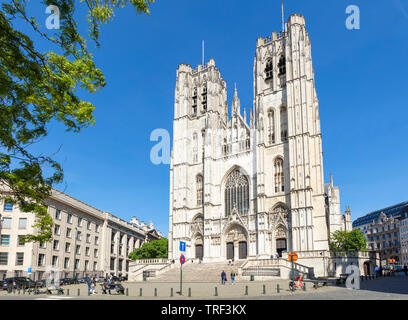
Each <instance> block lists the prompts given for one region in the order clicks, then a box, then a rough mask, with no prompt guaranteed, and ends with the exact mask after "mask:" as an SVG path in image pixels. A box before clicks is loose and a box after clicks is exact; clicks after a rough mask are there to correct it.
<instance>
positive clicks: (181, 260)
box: [180, 254, 186, 264]
mask: <svg viewBox="0 0 408 320" xmlns="http://www.w3.org/2000/svg"><path fill="white" fill-rule="evenodd" d="M185 262H186V257H185V256H184V255H183V254H182V255H181V256H180V263H181V264H184V263H185Z"/></svg>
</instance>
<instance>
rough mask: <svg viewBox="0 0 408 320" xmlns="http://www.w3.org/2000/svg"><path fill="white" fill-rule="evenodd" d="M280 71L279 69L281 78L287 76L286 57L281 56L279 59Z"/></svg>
mask: <svg viewBox="0 0 408 320" xmlns="http://www.w3.org/2000/svg"><path fill="white" fill-rule="evenodd" d="M278 69H279V73H278V75H279V76H283V75H285V74H286V59H285V57H284V56H281V57H280V59H279V63H278Z"/></svg>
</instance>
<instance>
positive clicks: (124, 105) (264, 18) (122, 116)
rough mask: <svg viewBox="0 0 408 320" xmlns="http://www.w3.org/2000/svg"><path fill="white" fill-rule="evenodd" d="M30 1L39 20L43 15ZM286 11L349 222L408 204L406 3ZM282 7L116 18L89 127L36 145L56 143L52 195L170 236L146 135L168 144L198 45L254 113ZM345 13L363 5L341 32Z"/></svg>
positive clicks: (202, 1) (164, 6) (164, 188)
mask: <svg viewBox="0 0 408 320" xmlns="http://www.w3.org/2000/svg"><path fill="white" fill-rule="evenodd" d="M34 2H35V4H33V1H31V6H34V11H36V16H37V18H38V19H39V20H40V21H41V17H43V20H44V21H45V18H46V17H47V15H46V14H45V13H44V11H45V7H43V6H42V5H39V4H38V2H37V1H34ZM78 2H79V1H78ZM285 2H286V4H285V20H286V19H287V18H288V16H289V14H292V13H295V12H297V13H301V14H304V15H305V17H306V24H307V28H308V30H309V33H310V37H311V41H312V54H313V64H314V69H315V77H316V86H317V95H318V98H319V101H320V116H321V125H322V133H323V153H324V171H325V178H326V182H327V181H329V175H330V173H333V175H334V182H335V184H337V185H340V188H341V189H340V197H341V203H342V211H344V207H345V206H346V205H349V206H350V207H351V210H352V218H353V220H354V219H356V218H357V217H359V216H361V215H363V214H366V213H368V212H370V211H372V210H377V209H380V208H383V207H386V206H389V205H393V204H396V203H398V202H402V201H406V200H408V193H407V181H408V170H407V169H408V165H407V164H408V161H407V159H408V148H407V138H408V124H407V118H408V86H407V74H408V63H407V58H408V1H407V0H383V1H367V0H361V1H356V0H353V1H352V2H350V1H349V0H348V1H343V0H328V1H321V0H319V1H317V0H308V1H300V0H299V1H295V0H291V1H285ZM280 4H281V2H280V1H279V0H268V1H261V0H257V1H238V0H223V1H220V0H181V1H166V0H157V2H156V3H155V4H154V5H152V7H151V16H150V17H144V16H137V15H136V14H135V11H134V10H133V9H132V8H130V7H128V8H126V9H121V10H118V11H117V12H116V17H115V20H114V21H113V22H112V23H111V24H109V25H107V26H103V28H102V38H101V44H102V46H101V48H100V49H95V50H94V54H95V59H96V62H97V64H98V66H99V67H100V68H101V69H102V70H103V72H104V74H105V76H106V80H107V86H106V87H105V88H104V89H103V90H102V91H101V92H100V93H98V94H96V95H94V96H92V97H91V98H90V99H91V101H92V102H93V103H94V104H95V106H96V110H95V116H96V124H95V125H94V126H93V127H90V128H88V129H85V130H84V131H83V132H81V133H80V134H71V133H68V134H67V133H64V132H63V130H61V128H60V126H58V125H56V124H54V125H52V126H51V133H50V135H49V137H48V138H47V139H45V140H44V141H43V142H42V143H41V144H40V145H39V146H38V148H39V149H41V150H42V151H44V152H53V151H56V150H57V149H58V147H59V146H60V145H62V149H61V150H60V151H59V153H58V154H57V156H56V158H57V160H59V161H60V162H61V163H62V165H63V167H64V170H65V182H64V184H62V185H60V186H58V188H59V189H62V190H64V191H65V192H67V193H68V194H70V195H72V196H73V197H76V198H78V199H80V200H82V201H84V202H86V203H89V204H91V205H93V206H95V207H97V208H99V209H101V210H106V211H110V212H112V213H114V214H115V215H118V216H120V217H121V218H123V219H126V220H128V219H130V218H131V217H132V216H137V217H138V218H139V219H141V220H144V221H146V222H147V223H148V222H149V220H152V221H153V222H154V224H155V225H156V227H157V228H158V229H160V230H161V231H162V232H163V233H164V234H166V235H167V232H168V212H169V166H168V165H160V166H156V165H153V164H152V163H151V162H150V149H151V148H152V147H153V145H154V142H150V139H149V137H150V133H151V132H152V131H153V130H154V129H156V128H164V129H167V130H169V132H170V133H171V134H172V119H173V104H174V87H175V81H176V69H177V66H178V64H179V63H188V64H191V65H192V66H196V65H197V64H199V63H201V41H202V40H203V39H204V40H205V43H206V48H205V49H206V50H205V51H206V60H208V59H209V58H210V57H212V58H214V59H215V62H216V65H217V67H218V68H219V69H220V70H221V73H222V76H223V78H224V79H225V80H226V82H227V87H228V101H229V103H231V100H232V96H233V87H234V82H237V86H238V93H239V96H240V99H241V104H242V105H243V106H245V107H247V108H249V107H251V104H252V98H253V86H252V81H253V76H252V67H253V57H254V53H255V45H256V39H257V38H258V37H259V36H262V37H265V36H268V35H271V33H272V31H273V30H277V31H280V29H281V11H280V10H281V7H280ZM350 4H356V5H358V6H359V7H360V10H361V29H360V30H354V31H350V30H347V29H346V27H345V20H346V13H345V10H346V7H347V6H348V5H350ZM81 6H84V4H81ZM80 17H81V19H84V18H85V17H84V16H83V15H80ZM81 25H85V24H84V23H81ZM42 27H43V28H42V29H43V31H47V29H45V23H43V26H42Z"/></svg>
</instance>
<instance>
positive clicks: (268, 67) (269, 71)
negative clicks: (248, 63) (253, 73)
mask: <svg viewBox="0 0 408 320" xmlns="http://www.w3.org/2000/svg"><path fill="white" fill-rule="evenodd" d="M272 77H273V65H272V59H268V61H266V67H265V80H270V79H272Z"/></svg>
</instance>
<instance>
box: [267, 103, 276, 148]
mask: <svg viewBox="0 0 408 320" xmlns="http://www.w3.org/2000/svg"><path fill="white" fill-rule="evenodd" d="M268 141H269V144H274V143H275V112H274V111H273V110H269V111H268Z"/></svg>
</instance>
